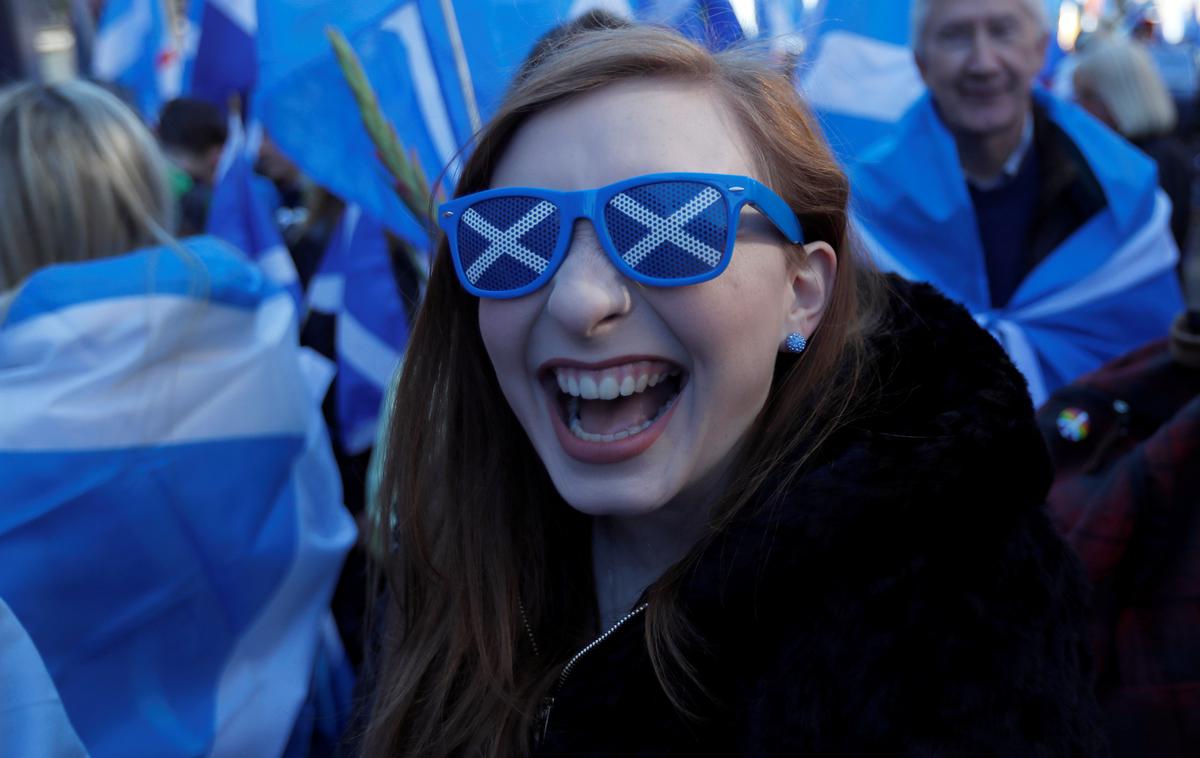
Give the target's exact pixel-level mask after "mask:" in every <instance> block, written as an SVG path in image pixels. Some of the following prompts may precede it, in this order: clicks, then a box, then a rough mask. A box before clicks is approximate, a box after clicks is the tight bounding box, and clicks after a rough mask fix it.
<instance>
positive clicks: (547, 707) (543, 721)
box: [534, 603, 650, 750]
mask: <svg viewBox="0 0 1200 758" xmlns="http://www.w3.org/2000/svg"><path fill="white" fill-rule="evenodd" d="M649 605H650V604H649V603H642V604H641V605H639V606H638V607H637V608H634V609H633V610H632V611H630V612H629V613H626V614H625V615H624V616H622V617H621V618H620V619H619V620H618V621H617V623H615V624H613V625H612V626H611V627H610V628H609V630H608V631H607V632H605V633H604V634H601V635H600V636H599V637H597V638H596V639H594V640H592V641H591V642H589V643H588V644H587V645H585V646H584V648H583V649H582V650H580V651H579V652H578V653H576V654H575V655H573V656H571V660H569V661H567V665H565V666H563V670H562V672H561V673H560V674H559V675H558V681H557V682H555V684H554V688H553V689H552V690H551V691H550V694H549V695H547V696H546V697H545V698H543V699H542V704H541V707H539V708H538V714H537V719H536V720H535V721H534V749H535V750H536V749H537V748H538V747H540V746H541V744H542V742H543V741H545V739H546V734H547V733H548V732H549V730H550V711H551V710H552V709H553V708H554V698H555V695H556V694H558V691H559V690H561V689H562V687H563V684H565V683H566V681H567V677H569V676H570V675H571V671H573V670H574V668H575V664H576V663H578V662H579V659H580V658H582V657H583V656H585V655H587V654H588V653H590V652H592V650H594V649H595V648H596V647H597V646H598V645H600V644H601V643H602V642H604V641H605V640H606V639H608V638H609V637H611V636H613V634H614V633H616V631H617V630H618V629H620V628H621V627H622V626H624V625H625V624H626V623H628V622H629V620H630V619H632V618H634V617H635V616H637V615H638V614H639V613H641V612H642V611H644V610H646V608H647V607H648V606H649Z"/></svg>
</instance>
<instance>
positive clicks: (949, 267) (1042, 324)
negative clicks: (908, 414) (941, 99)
mask: <svg viewBox="0 0 1200 758" xmlns="http://www.w3.org/2000/svg"><path fill="white" fill-rule="evenodd" d="M1035 97H1036V98H1037V100H1038V102H1039V103H1040V104H1041V106H1042V107H1043V108H1044V109H1045V110H1046V113H1047V115H1048V116H1049V118H1050V119H1051V120H1052V121H1053V122H1054V123H1055V124H1057V125H1058V126H1059V127H1060V128H1061V129H1062V130H1063V131H1064V132H1065V133H1066V134H1067V136H1068V137H1070V139H1071V140H1072V141H1073V142H1074V144H1075V145H1076V146H1077V147H1078V148H1079V150H1080V152H1081V153H1082V154H1083V157H1084V159H1085V160H1086V161H1087V162H1088V165H1089V166H1090V167H1091V169H1092V171H1093V172H1094V173H1095V175H1096V178H1097V180H1098V181H1099V183H1100V185H1101V187H1102V189H1103V191H1104V195H1105V198H1106V200H1107V207H1106V208H1105V209H1104V210H1102V211H1101V212H1099V213H1098V214H1096V216H1095V217H1093V218H1092V219H1091V220H1089V221H1088V222H1087V223H1085V224H1084V225H1083V226H1082V227H1081V228H1080V229H1078V230H1077V231H1076V232H1075V233H1074V234H1072V235H1071V236H1070V237H1068V238H1067V239H1066V240H1065V241H1064V242H1063V243H1062V244H1061V245H1060V246H1059V247H1058V248H1057V249H1055V250H1054V251H1052V252H1051V253H1050V255H1049V256H1047V258H1046V259H1045V260H1043V261H1042V262H1041V263H1040V264H1039V265H1038V266H1037V267H1036V268H1035V269H1034V270H1033V271H1032V272H1031V273H1030V274H1029V275H1028V276H1026V278H1025V279H1024V281H1022V283H1021V284H1020V286H1019V287H1018V288H1017V291H1016V292H1015V293H1014V294H1013V296H1012V298H1011V300H1010V301H1009V302H1008V304H1007V305H1005V306H1003V307H1000V308H994V307H992V305H991V299H990V295H989V289H988V281H987V269H986V265H985V262H984V253H983V246H982V242H981V241H980V239H979V232H978V227H977V223H976V219H975V212H974V207H973V205H972V203H971V199H970V196H969V195H968V190H967V183H966V179H965V178H964V176H963V172H962V168H961V166H960V164H959V160H958V154H957V151H956V148H955V143H954V139H953V137H952V136H951V134H950V133H949V132H948V131H947V130H946V127H945V126H944V125H943V124H942V122H941V120H940V119H939V118H938V116H937V114H936V112H935V110H934V107H933V103H932V100H931V99H930V98H929V97H928V96H925V97H923V98H922V99H920V100H919V101H918V102H917V104H916V105H914V106H913V107H912V108H911V109H910V111H909V112H908V114H907V115H906V116H905V118H904V119H903V121H902V122H901V123H900V124H899V126H898V127H897V131H896V133H895V135H894V136H892V137H890V138H888V139H887V140H886V141H884V142H882V143H880V144H879V145H877V146H876V148H874V149H872V151H870V152H869V153H868V154H867V155H865V156H864V157H863V159H862V160H861V161H860V162H858V163H855V164H853V165H852V166H851V168H850V176H851V187H852V188H853V195H854V198H853V203H854V205H853V208H854V211H855V217H856V223H857V227H858V230H859V232H860V233H861V235H862V237H863V238H864V240H865V241H866V243H867V246H868V248H869V249H870V252H871V253H872V254H873V255H874V257H875V259H876V261H877V262H878V263H879V264H880V265H881V267H883V268H885V269H888V270H891V271H895V272H897V273H900V274H901V275H903V276H905V277H907V278H909V279H914V280H918V281H928V282H931V283H932V284H934V285H935V286H937V287H938V288H940V289H941V290H942V291H944V292H945V293H946V294H947V295H949V296H950V297H952V298H954V299H956V300H958V301H960V302H962V303H963V304H964V305H965V306H966V307H967V309H968V310H970V311H971V312H972V313H973V314H974V315H975V318H976V319H977V320H978V321H979V322H980V323H981V324H982V325H983V326H984V327H986V328H987V329H988V330H989V331H991V332H992V333H993V334H994V335H995V336H996V338H997V339H998V340H999V341H1000V342H1001V343H1002V344H1003V345H1004V347H1005V348H1006V349H1007V351H1008V353H1009V356H1010V357H1011V358H1012V359H1013V362H1014V363H1016V365H1017V367H1018V368H1019V369H1021V371H1022V373H1024V375H1025V378H1026V380H1027V381H1028V382H1029V390H1030V394H1031V395H1032V396H1033V400H1034V402H1035V404H1041V402H1042V401H1044V400H1045V399H1046V397H1047V395H1048V393H1049V392H1051V391H1053V390H1054V389H1055V388H1056V387H1058V386H1060V385H1062V384H1065V383H1067V382H1070V381H1072V380H1073V379H1075V378H1076V377H1078V376H1080V375H1081V374H1084V373H1086V372H1088V371H1091V370H1093V369H1095V368H1097V367H1099V366H1100V365H1101V364H1103V363H1105V362H1106V361H1108V360H1109V359H1111V358H1113V357H1115V356H1117V355H1120V354H1122V353H1124V352H1127V351H1129V350H1131V349H1133V348H1135V347H1138V346H1139V345H1141V344H1143V343H1145V342H1148V341H1150V340H1152V339H1156V338H1158V337H1161V336H1163V335H1164V334H1166V333H1167V332H1168V330H1169V328H1170V324H1171V320H1172V319H1173V318H1174V317H1175V315H1176V314H1178V313H1179V312H1180V311H1181V310H1182V309H1183V301H1182V296H1181V294H1180V291H1179V285H1178V282H1177V280H1176V278H1175V270H1174V269H1175V263H1176V261H1177V259H1178V257H1179V251H1178V249H1177V248H1176V246H1175V242H1174V240H1173V239H1172V238H1171V234H1170V228H1169V224H1168V222H1169V217H1170V201H1169V200H1167V199H1166V196H1165V195H1163V194H1162V192H1161V191H1160V190H1159V189H1158V185H1157V181H1156V170H1155V167H1154V164H1153V162H1151V161H1150V160H1149V159H1148V158H1146V157H1145V156H1143V155H1142V154H1141V153H1139V152H1138V151H1137V150H1135V149H1134V148H1133V147H1132V146H1130V145H1129V144H1128V143H1126V142H1125V141H1123V140H1122V139H1121V138H1119V137H1117V136H1116V135H1115V134H1113V133H1112V132H1111V131H1109V130H1108V129H1106V128H1105V127H1104V126H1103V125H1101V124H1100V123H1099V122H1097V121H1095V120H1094V119H1093V118H1091V117H1090V116H1088V115H1087V114H1085V113H1084V112H1083V111H1081V110H1080V109H1078V108H1077V107H1075V106H1073V105H1070V104H1068V103H1064V102H1061V101H1059V100H1057V99H1055V98H1053V97H1051V96H1049V95H1046V94H1045V93H1041V92H1036V93H1035Z"/></svg>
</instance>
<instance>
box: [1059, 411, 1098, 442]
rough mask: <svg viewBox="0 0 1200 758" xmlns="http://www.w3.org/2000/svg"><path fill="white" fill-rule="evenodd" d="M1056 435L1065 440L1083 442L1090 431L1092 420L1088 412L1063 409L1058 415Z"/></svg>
mask: <svg viewBox="0 0 1200 758" xmlns="http://www.w3.org/2000/svg"><path fill="white" fill-rule="evenodd" d="M1056 424H1057V426H1058V433H1059V434H1060V435H1062V438H1063V439H1065V440H1070V441H1071V442H1083V441H1084V440H1086V439H1087V436H1088V434H1089V433H1090V432H1091V431H1092V419H1091V417H1090V416H1088V412H1087V411H1085V410H1082V409H1080V408H1064V409H1063V412H1062V413H1060V414H1058V421H1057V422H1056Z"/></svg>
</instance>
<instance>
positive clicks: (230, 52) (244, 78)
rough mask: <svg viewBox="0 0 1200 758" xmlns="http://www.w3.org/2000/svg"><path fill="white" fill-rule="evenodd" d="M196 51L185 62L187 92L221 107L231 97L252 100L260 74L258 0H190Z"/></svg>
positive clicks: (192, 51)
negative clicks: (250, 95) (251, 93)
mask: <svg viewBox="0 0 1200 758" xmlns="http://www.w3.org/2000/svg"><path fill="white" fill-rule="evenodd" d="M188 10H189V15H190V16H191V18H192V24H194V25H195V31H194V33H195V40H194V42H193V43H192V47H193V50H191V54H190V55H189V56H188V59H187V61H186V64H185V68H184V74H183V82H184V91H185V92H186V93H187V94H188V95H189V96H191V97H195V98H198V99H200V100H204V101H207V102H209V103H212V104H213V105H216V106H217V107H219V108H221V109H222V110H224V109H225V107H226V106H227V105H228V103H229V98H230V97H231V96H234V95H237V96H239V97H240V98H241V100H242V102H249V93H250V91H251V90H252V89H253V88H254V82H255V79H256V77H257V73H258V56H257V53H256V50H255V37H256V35H257V33H258V9H257V7H256V4H255V0H191V3H190V5H189V9H188Z"/></svg>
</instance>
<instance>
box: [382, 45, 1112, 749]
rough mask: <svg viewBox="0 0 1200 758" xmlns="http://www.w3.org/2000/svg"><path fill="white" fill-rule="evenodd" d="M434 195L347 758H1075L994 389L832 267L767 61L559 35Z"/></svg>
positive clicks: (843, 205) (1066, 591)
mask: <svg viewBox="0 0 1200 758" xmlns="http://www.w3.org/2000/svg"><path fill="white" fill-rule="evenodd" d="M457 192H458V196H457V197H456V199H454V200H452V201H450V202H448V203H446V204H445V205H443V206H442V208H441V209H440V211H439V216H440V222H441V224H442V227H443V229H444V230H445V231H446V232H447V236H446V240H445V241H444V242H443V244H442V246H441V248H440V249H439V251H438V256H437V260H436V261H435V264H434V268H433V271H432V274H431V278H430V283H429V290H428V294H427V296H426V300H425V303H424V305H423V308H422V311H421V313H420V316H419V318H418V320H417V324H416V327H415V329H414V332H413V337H412V341H411V342H410V346H409V349H408V357H407V360H406V365H405V369H404V374H403V376H402V378H401V380H400V385H399V388H398V391H397V398H396V406H395V412H394V415H393V418H392V421H391V428H390V438H389V444H388V451H389V452H388V458H387V460H386V463H385V472H386V473H385V482H384V489H383V502H384V503H385V504H386V505H387V509H386V513H385V515H384V516H383V517H382V518H381V519H380V520H379V525H380V526H379V528H380V529H381V531H382V540H381V542H380V543H379V544H385V545H388V546H390V549H389V550H388V551H387V552H386V553H385V555H384V557H383V560H382V562H381V566H380V568H381V571H382V574H383V576H384V578H385V580H386V582H387V586H388V588H389V592H388V593H387V594H386V603H385V605H386V609H384V611H383V613H384V615H383V619H382V620H383V623H382V625H381V626H380V628H381V629H382V630H383V632H382V634H381V635H380V645H379V647H380V650H379V651H378V658H379V660H378V664H377V666H376V674H375V679H376V682H375V690H374V698H373V704H372V713H371V717H370V721H369V724H368V726H367V729H366V733H365V735H364V737H363V745H364V748H365V754H366V755H368V756H395V755H443V754H460V753H465V754H486V755H517V754H527V753H529V752H531V751H536V752H537V753H538V754H544V755H558V754H562V755H581V754H631V753H646V754H662V753H670V752H680V753H685V752H687V753H696V752H705V753H714V752H715V753H719V754H782V753H787V754H792V753H799V754H823V755H852V754H859V755H861V754H870V753H880V752H883V753H893V754H894V753H895V752H898V751H902V750H904V749H911V750H913V751H915V752H921V751H922V750H927V751H935V752H936V751H937V750H949V751H950V752H954V751H956V750H957V751H959V752H971V751H972V750H974V749H975V748H981V746H983V747H988V748H990V749H993V750H995V751H996V752H997V753H998V754H1028V753H1030V752H1036V749H1037V747H1036V746H1043V747H1044V748H1045V749H1046V750H1049V751H1050V752H1053V753H1056V754H1057V753H1058V752H1070V751H1072V750H1076V751H1087V750H1089V749H1090V748H1091V747H1092V742H1091V740H1092V739H1093V737H1092V735H1093V734H1094V732H1093V730H1092V726H1091V721H1090V719H1091V708H1092V705H1093V704H1092V703H1091V702H1090V700H1089V694H1088V682H1087V675H1086V666H1085V665H1084V660H1083V656H1084V655H1085V654H1086V653H1085V651H1086V647H1085V645H1084V644H1083V642H1082V637H1081V633H1080V629H1081V624H1082V617H1081V608H1080V605H1081V603H1080V596H1079V595H1080V593H1081V586H1082V585H1081V581H1080V578H1079V576H1078V573H1077V569H1076V566H1075V564H1074V563H1073V562H1072V561H1071V560H1070V558H1069V556H1068V554H1067V552H1066V551H1065V548H1064V546H1063V545H1062V543H1061V542H1059V541H1058V540H1057V539H1056V538H1055V537H1054V536H1053V534H1052V531H1051V530H1050V528H1049V525H1048V523H1047V521H1046V518H1045V515H1044V513H1043V510H1042V499H1043V497H1044V495H1045V490H1046V487H1047V486H1048V477H1049V473H1048V468H1047V463H1046V458H1045V454H1044V452H1043V451H1042V448H1041V446H1040V443H1039V437H1038V431H1037V427H1036V425H1035V423H1034V421H1033V417H1032V409H1031V407H1030V404H1029V400H1028V397H1027V395H1026V394H1025V390H1024V387H1023V384H1022V382H1021V379H1020V376H1019V374H1017V373H1016V371H1015V369H1013V368H1012V366H1011V365H1010V364H1009V363H1008V362H1007V360H1006V359H1005V358H1004V355H1003V353H1002V351H1001V349H1000V348H999V346H998V345H997V344H996V343H995V342H994V341H993V340H992V339H991V338H990V337H989V336H988V335H987V334H986V333H984V332H982V331H980V330H979V329H978V328H977V327H976V326H975V324H974V322H973V320H972V319H971V318H970V317H969V316H968V315H967V314H966V313H965V312H963V311H962V310H961V309H960V308H958V307H957V306H955V305H952V304H951V303H949V302H948V301H946V300H944V299H943V298H941V297H940V296H939V295H937V294H936V293H935V292H933V291H932V290H931V289H929V288H927V287H921V286H915V285H911V284H907V283H904V282H902V281H900V280H898V279H891V280H885V279H884V278H882V277H881V276H880V275H879V274H877V273H875V272H874V270H873V269H871V268H870V267H869V266H865V265H863V264H862V263H861V262H860V261H859V260H858V259H857V257H856V253H855V246H854V244H853V241H852V238H851V234H850V232H849V230H848V226H847V224H848V221H847V204H848V200H849V187H848V185H847V182H846V179H845V176H844V175H843V173H842V172H841V170H840V169H839V168H838V166H837V165H836V164H835V162H834V161H833V159H832V157H831V155H830V153H829V150H828V148H827V147H826V146H825V144H824V142H823V141H822V139H821V137H820V136H819V134H818V132H817V131H816V128H815V125H814V121H813V119H812V117H811V116H810V115H809V114H808V112H807V110H806V109H805V108H804V106H803V105H802V104H801V103H800V102H799V100H798V99H797V96H796V94H795V92H794V90H793V89H792V87H791V86H790V84H789V83H788V81H787V80H786V79H785V78H783V77H782V76H781V75H779V74H778V73H776V72H775V71H774V70H773V68H772V67H771V66H770V65H769V64H768V63H766V62H764V61H763V60H762V59H761V58H759V57H756V56H754V55H752V54H750V53H747V52H732V53H725V54H721V55H717V56H714V55H712V54H710V53H708V52H706V51H705V50H703V49H702V48H700V47H698V46H696V45H694V44H692V43H690V42H688V41H686V40H684V39H682V38H680V37H678V36H676V35H674V34H672V33H670V32H667V31H663V30H657V29H649V28H626V29H616V30H605V31H594V32H586V33H579V34H574V35H567V36H564V37H562V38H560V39H558V40H557V41H556V42H555V43H554V44H553V45H550V46H548V48H547V49H545V50H543V51H541V52H540V53H539V55H538V57H537V61H536V63H535V64H534V65H532V66H531V67H530V68H528V69H526V70H525V71H523V73H522V76H521V77H520V78H519V80H518V83H517V84H515V85H514V87H513V89H512V90H511V91H510V92H509V93H508V96H507V98H506V99H505V101H504V103H503V104H502V105H501V107H500V110H499V112H498V113H497V115H496V116H495V118H494V119H493V120H492V121H491V123H490V124H489V125H488V126H487V127H486V128H485V129H484V130H483V131H482V132H481V134H480V136H479V139H478V142H477V144H476V146H475V148H474V151H473V153H472V154H471V157H470V159H469V160H468V161H467V162H466V165H465V167H464V170H463V173H462V176H461V178H460V180H459V184H458V187H457Z"/></svg>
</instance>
